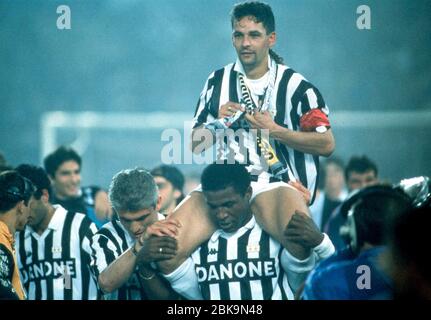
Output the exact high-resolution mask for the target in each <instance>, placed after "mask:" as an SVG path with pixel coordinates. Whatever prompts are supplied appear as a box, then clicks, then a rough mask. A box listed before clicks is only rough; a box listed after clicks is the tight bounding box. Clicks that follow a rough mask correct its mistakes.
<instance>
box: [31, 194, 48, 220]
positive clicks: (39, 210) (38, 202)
mask: <svg viewBox="0 0 431 320" xmlns="http://www.w3.org/2000/svg"><path fill="white" fill-rule="evenodd" d="M28 206H29V208H30V210H29V211H30V214H29V217H28V225H29V226H31V227H37V226H39V225H40V224H41V223H42V221H43V220H44V219H45V217H46V214H47V213H48V208H47V207H46V206H45V204H44V203H43V201H42V198H40V199H36V198H35V197H34V196H31V198H30V202H29V204H28Z"/></svg>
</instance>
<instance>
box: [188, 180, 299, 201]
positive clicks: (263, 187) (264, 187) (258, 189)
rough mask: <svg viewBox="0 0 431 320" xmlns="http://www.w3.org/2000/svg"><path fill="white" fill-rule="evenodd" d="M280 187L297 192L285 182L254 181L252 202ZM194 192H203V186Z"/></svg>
mask: <svg viewBox="0 0 431 320" xmlns="http://www.w3.org/2000/svg"><path fill="white" fill-rule="evenodd" d="M278 187H286V188H291V189H293V190H296V189H295V188H294V187H292V186H291V185H290V184H287V183H286V182H283V181H277V182H269V183H262V182H258V181H252V182H251V188H252V189H253V194H252V195H251V199H250V201H252V200H253V199H254V198H255V197H256V196H257V195H259V194H261V193H262V192H266V191H269V190H272V189H275V188H278ZM193 191H197V192H202V185H198V186H197V187H196V188H195V189H194V190H193ZM193 191H192V192H193ZM296 191H298V190H296Z"/></svg>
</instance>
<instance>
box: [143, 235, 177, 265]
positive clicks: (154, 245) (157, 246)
mask: <svg viewBox="0 0 431 320" xmlns="http://www.w3.org/2000/svg"><path fill="white" fill-rule="evenodd" d="M176 253H177V240H176V239H174V238H171V237H155V236H151V237H149V238H148V239H146V240H144V241H143V243H142V246H141V249H140V250H139V252H138V256H137V264H138V265H140V264H143V265H148V264H150V263H151V262H157V261H162V260H169V259H172V258H173V257H175V255H176Z"/></svg>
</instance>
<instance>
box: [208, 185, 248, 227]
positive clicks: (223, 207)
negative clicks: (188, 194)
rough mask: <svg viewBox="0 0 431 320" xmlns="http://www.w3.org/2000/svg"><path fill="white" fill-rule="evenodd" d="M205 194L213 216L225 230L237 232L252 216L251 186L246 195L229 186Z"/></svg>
mask: <svg viewBox="0 0 431 320" xmlns="http://www.w3.org/2000/svg"><path fill="white" fill-rule="evenodd" d="M204 196H205V199H206V202H207V204H208V206H209V210H210V214H211V216H212V217H213V218H214V219H215V221H216V223H217V225H218V227H219V228H220V229H223V231H225V232H235V231H236V230H238V229H239V228H241V227H242V226H243V225H244V224H246V223H247V222H248V221H249V220H250V218H251V209H250V197H251V188H250V189H249V191H247V192H246V194H245V195H242V194H239V193H238V192H237V191H235V189H234V188H233V187H229V188H227V189H224V190H219V191H206V192H204Z"/></svg>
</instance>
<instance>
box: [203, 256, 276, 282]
mask: <svg viewBox="0 0 431 320" xmlns="http://www.w3.org/2000/svg"><path fill="white" fill-rule="evenodd" d="M196 273H197V275H198V281H199V282H209V283H218V282H221V281H225V280H228V281H239V280H241V279H247V280H259V279H262V278H274V277H277V271H276V268H275V260H274V259H268V260H258V259H252V260H248V261H246V262H243V261H237V260H232V261H226V262H224V263H222V264H221V263H214V264H208V265H205V266H202V265H197V266H196Z"/></svg>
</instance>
